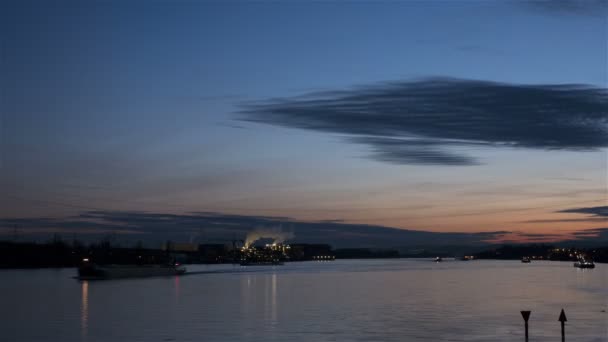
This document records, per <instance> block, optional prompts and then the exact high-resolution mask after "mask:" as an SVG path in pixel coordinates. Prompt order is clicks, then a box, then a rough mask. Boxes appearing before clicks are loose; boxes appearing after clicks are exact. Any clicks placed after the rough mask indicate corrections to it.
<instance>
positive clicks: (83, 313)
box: [80, 280, 89, 341]
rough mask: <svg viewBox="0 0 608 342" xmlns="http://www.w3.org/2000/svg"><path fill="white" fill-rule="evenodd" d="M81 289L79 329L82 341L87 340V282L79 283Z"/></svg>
mask: <svg viewBox="0 0 608 342" xmlns="http://www.w3.org/2000/svg"><path fill="white" fill-rule="evenodd" d="M81 285H82V286H81V287H82V296H81V297H82V306H81V309H80V329H81V337H82V340H83V341H85V340H86V339H87V329H88V325H89V282H88V281H86V280H84V281H82V282H81Z"/></svg>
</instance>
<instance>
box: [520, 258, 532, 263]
mask: <svg viewBox="0 0 608 342" xmlns="http://www.w3.org/2000/svg"><path fill="white" fill-rule="evenodd" d="M521 262H523V263H525V264H527V263H529V262H530V258H529V257H523V258H521Z"/></svg>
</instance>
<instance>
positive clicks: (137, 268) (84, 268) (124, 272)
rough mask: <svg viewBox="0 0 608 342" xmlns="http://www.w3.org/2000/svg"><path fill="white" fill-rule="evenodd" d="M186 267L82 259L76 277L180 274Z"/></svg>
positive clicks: (114, 277)
mask: <svg viewBox="0 0 608 342" xmlns="http://www.w3.org/2000/svg"><path fill="white" fill-rule="evenodd" d="M184 273H186V268H185V267H184V266H181V265H180V264H179V263H176V262H173V263H168V264H152V265H113V264H112V265H97V264H95V263H92V262H89V260H88V259H84V260H83V262H82V264H81V265H80V267H79V268H78V279H82V280H94V279H118V278H142V277H159V276H172V275H181V274H184Z"/></svg>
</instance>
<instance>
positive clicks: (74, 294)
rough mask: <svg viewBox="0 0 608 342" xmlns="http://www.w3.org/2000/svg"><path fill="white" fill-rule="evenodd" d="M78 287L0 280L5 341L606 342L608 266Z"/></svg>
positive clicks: (50, 275) (50, 277) (299, 270)
mask: <svg viewBox="0 0 608 342" xmlns="http://www.w3.org/2000/svg"><path fill="white" fill-rule="evenodd" d="M189 270H191V271H194V272H200V273H196V274H191V275H187V276H182V277H164V278H148V279H126V280H106V281H88V282H86V281H84V282H80V281H77V280H75V279H73V278H72V277H73V276H74V275H75V274H76V270H75V269H60V270H48V269H47V270H4V271H0V296H1V297H0V299H1V302H0V332H1V335H0V341H238V340H242V341H523V320H522V318H521V316H520V313H519V311H520V310H532V315H531V317H530V341H559V336H560V335H559V334H560V328H559V322H558V321H557V318H558V316H559V312H560V310H561V308H562V307H563V308H564V309H565V311H566V314H567V317H568V322H567V325H566V337H567V338H566V340H567V341H608V313H606V311H608V265H602V264H600V265H597V267H596V268H595V269H594V270H579V269H575V268H574V267H572V263H569V262H566V263H561V262H532V263H531V264H522V263H520V262H515V261H471V262H459V261H446V262H443V263H439V264H436V263H433V262H431V261H427V260H349V261H345V260H338V261H335V262H324V263H323V262H304V263H291V264H286V265H284V266H268V267H262V266H257V267H241V266H232V265H197V266H190V267H189Z"/></svg>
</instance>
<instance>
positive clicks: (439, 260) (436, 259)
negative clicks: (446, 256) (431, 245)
mask: <svg viewBox="0 0 608 342" xmlns="http://www.w3.org/2000/svg"><path fill="white" fill-rule="evenodd" d="M442 261H443V259H442V258H441V257H436V258H435V262H442Z"/></svg>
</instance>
